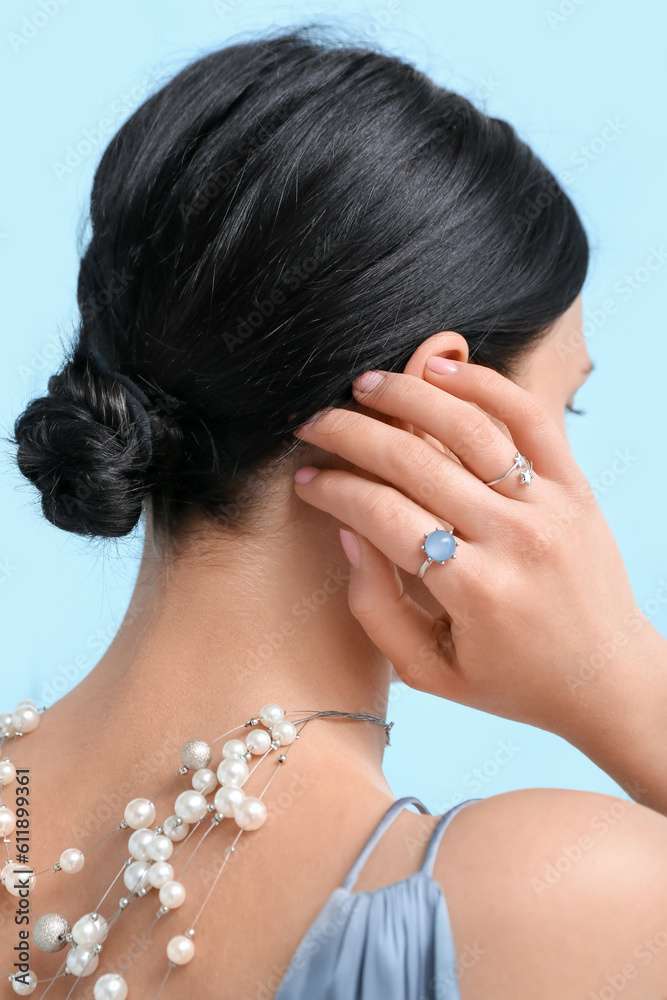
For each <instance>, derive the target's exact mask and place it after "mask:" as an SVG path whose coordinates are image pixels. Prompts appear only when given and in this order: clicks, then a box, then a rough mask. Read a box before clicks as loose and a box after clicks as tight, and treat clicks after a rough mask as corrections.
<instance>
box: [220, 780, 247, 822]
mask: <svg viewBox="0 0 667 1000" xmlns="http://www.w3.org/2000/svg"><path fill="white" fill-rule="evenodd" d="M244 798H245V792H244V791H243V789H242V788H235V787H234V786H233V785H227V786H226V787H225V788H219V789H218V790H217V792H216V793H215V798H214V799H213V803H214V805H215V808H216V811H217V812H219V813H222V815H223V816H233V815H234V809H235V808H236V806H237V805H238V804H239V802H242V801H243V800H244Z"/></svg>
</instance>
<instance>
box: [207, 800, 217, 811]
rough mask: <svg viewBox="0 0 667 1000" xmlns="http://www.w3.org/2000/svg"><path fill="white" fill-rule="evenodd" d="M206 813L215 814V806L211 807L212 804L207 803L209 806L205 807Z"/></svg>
mask: <svg viewBox="0 0 667 1000" xmlns="http://www.w3.org/2000/svg"><path fill="white" fill-rule="evenodd" d="M206 811H207V812H210V813H214V812H215V806H214V805H213V803H212V802H209V804H208V805H207V806H206Z"/></svg>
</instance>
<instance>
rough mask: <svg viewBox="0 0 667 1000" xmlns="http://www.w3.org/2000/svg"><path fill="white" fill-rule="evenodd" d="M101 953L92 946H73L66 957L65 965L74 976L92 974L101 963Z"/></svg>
mask: <svg viewBox="0 0 667 1000" xmlns="http://www.w3.org/2000/svg"><path fill="white" fill-rule="evenodd" d="M99 960H100V957H99V955H95V954H94V952H93V949H92V948H79V947H78V946H77V947H73V948H72V950H71V951H70V952H69V953H68V955H67V958H66V959H65V965H66V966H67V969H68V971H69V972H71V973H72V975H74V976H90V975H92V974H93V972H94V971H95V969H96V968H97V965H98V963H99Z"/></svg>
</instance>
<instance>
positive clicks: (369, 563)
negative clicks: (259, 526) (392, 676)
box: [340, 528, 457, 698]
mask: <svg viewBox="0 0 667 1000" xmlns="http://www.w3.org/2000/svg"><path fill="white" fill-rule="evenodd" d="M340 540H341V544H342V546H343V550H344V552H345V554H346V556H347V557H348V559H349V561H350V582H349V584H348V595H347V600H348V605H349V607H350V611H351V612H352V614H353V615H354V617H355V618H356V619H357V621H358V622H359V624H360V625H361V626H362V628H363V629H364V631H365V632H366V634H367V635H368V637H369V638H370V639H371V640H372V642H373V643H374V644H375V645H376V646H377V647H378V649H379V650H381V652H383V653H384V654H385V656H386V657H387V659H388V660H389V661H390V662H391V663H392V664H393V666H394V669H395V670H396V673H397V674H398V676H399V677H400V678H401V680H402V681H403V682H404V683H405V684H407V685H409V686H410V687H414V688H417V689H418V690H420V691H428V692H429V693H431V694H437V695H439V696H441V697H445V698H447V697H449V696H450V695H449V693H448V690H447V688H448V681H450V683H451V685H452V694H453V693H454V691H453V688H454V685H455V684H456V681H457V674H456V672H455V671H454V670H453V668H452V661H451V659H450V658H449V656H448V654H447V650H448V649H451V632H450V630H449V625H448V623H447V622H445V621H443V620H441V619H436V618H434V617H433V616H432V615H430V614H429V613H428V612H427V611H426V610H425V609H424V608H422V607H420V605H419V604H417V602H416V601H413V599H412V598H411V597H410V596H409V595H408V594H406V593H405V592H404V589H403V583H402V581H401V578H400V576H399V574H398V570H397V568H396V566H395V564H394V563H393V562H392V561H391V559H389V558H388V557H387V556H386V555H385V554H384V553H383V552H380V550H379V549H377V548H376V547H375V546H374V545H373V544H372V543H371V542H369V541H368V539H367V538H363V537H362V536H361V535H358V534H357V532H356V531H352V530H351V529H349V528H341V529H340Z"/></svg>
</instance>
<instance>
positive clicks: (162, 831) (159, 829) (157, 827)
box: [154, 826, 164, 837]
mask: <svg viewBox="0 0 667 1000" xmlns="http://www.w3.org/2000/svg"><path fill="white" fill-rule="evenodd" d="M154 833H157V835H158V837H161V836H162V834H163V833H164V830H163V829H162V827H161V826H156V827H155V830H154Z"/></svg>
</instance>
